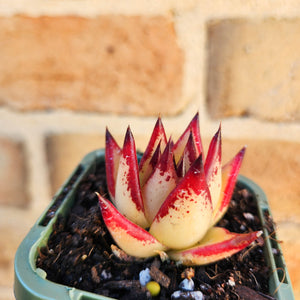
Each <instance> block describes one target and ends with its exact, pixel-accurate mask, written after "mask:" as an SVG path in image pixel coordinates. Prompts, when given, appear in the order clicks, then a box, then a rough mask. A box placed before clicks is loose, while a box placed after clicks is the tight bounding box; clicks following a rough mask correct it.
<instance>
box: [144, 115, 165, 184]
mask: <svg viewBox="0 0 300 300" xmlns="http://www.w3.org/2000/svg"><path fill="white" fill-rule="evenodd" d="M159 143H161V149H164V148H165V146H166V144H167V138H166V133H165V129H164V126H163V124H162V121H161V119H160V118H158V119H157V121H156V124H155V126H154V129H153V132H152V135H151V138H150V141H149V143H148V145H147V148H146V150H145V152H144V154H143V156H142V158H141V161H140V163H139V176H140V183H141V186H143V185H144V184H145V182H146V180H147V179H148V177H149V176H150V174H151V173H152V170H153V168H152V166H151V164H150V161H151V158H152V156H153V154H154V152H155V150H156V148H157V146H158V144H159Z"/></svg>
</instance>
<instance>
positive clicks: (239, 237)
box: [168, 227, 262, 265]
mask: <svg viewBox="0 0 300 300" xmlns="http://www.w3.org/2000/svg"><path fill="white" fill-rule="evenodd" d="M261 233H262V232H261V231H256V232H250V233H245V234H238V233H231V232H229V231H228V230H226V229H225V228H221V227H213V228H211V229H210V230H209V231H208V232H207V234H206V236H205V237H204V239H203V240H202V241H200V243H199V244H198V245H196V246H194V247H192V248H189V249H185V250H182V251H171V252H168V255H169V257H170V258H171V259H174V260H176V261H181V262H182V263H183V264H184V265H205V264H209V263H212V262H216V261H218V260H220V259H223V258H226V257H229V256H231V255H233V254H235V253H237V252H239V251H241V250H242V249H244V248H246V247H247V246H249V245H250V244H251V243H252V242H253V241H255V240H256V239H257V238H258V237H259V236H260V235H261Z"/></svg>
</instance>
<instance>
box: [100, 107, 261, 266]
mask: <svg viewBox="0 0 300 300" xmlns="http://www.w3.org/2000/svg"><path fill="white" fill-rule="evenodd" d="M244 153H245V147H244V148H242V149H241V150H240V151H239V152H238V153H237V154H236V156H235V157H234V158H233V159H232V160H231V161H230V162H229V163H227V164H226V165H225V166H223V167H222V165H221V126H220V127H219V129H218V131H217V133H216V134H215V135H214V137H213V138H212V141H211V143H210V145H209V149H208V152H207V157H206V159H205V160H204V155H203V147H202V142H201V137H200V130H199V116H198V113H197V114H196V115H195V117H194V118H193V119H192V121H191V122H190V124H189V125H188V127H187V128H186V130H185V131H184V132H183V134H182V135H181V136H180V138H179V139H178V141H177V142H176V143H173V141H172V139H171V138H170V139H169V140H167V138H166V134H165V130H164V127H163V124H162V122H161V119H160V118H158V120H157V122H156V125H155V127H154V130H153V132H152V135H151V138H150V141H149V143H148V145H147V148H146V150H145V152H144V153H143V156H142V157H141V159H140V161H139V162H138V159H137V152H136V147H135V141H134V138H133V135H132V133H131V130H130V128H129V127H128V129H127V132H126V136H125V139H124V145H123V148H120V147H119V146H118V144H117V142H116V141H115V139H114V138H113V137H112V135H111V134H110V132H109V131H108V129H107V130H106V148H105V162H106V176H107V187H108V191H109V196H110V200H111V201H110V200H108V199H105V198H104V197H103V196H101V195H99V194H98V198H99V203H100V209H101V212H102V216H103V220H104V222H105V224H106V227H107V229H108V231H109V232H110V234H111V236H112V238H113V239H114V241H115V242H116V244H117V245H118V246H119V247H120V248H121V249H122V250H123V251H125V252H126V253H127V254H129V255H132V256H136V257H150V256H154V255H157V254H161V255H162V254H166V255H167V257H169V258H170V259H173V260H176V261H180V262H181V263H183V264H185V265H201V264H207V263H211V262H215V261H217V260H220V259H223V258H225V257H228V256H230V255H232V254H234V253H236V252H238V251H240V250H242V249H244V248H245V247H247V246H248V245H250V244H251V243H252V242H253V241H254V240H255V239H256V238H257V237H258V236H259V235H260V234H261V232H250V233H244V234H238V233H231V232H229V231H228V230H226V229H224V228H221V227H217V226H215V224H216V223H217V222H218V221H219V220H220V219H221V218H222V216H223V215H224V214H225V212H226V210H227V208H228V206H229V203H230V199H231V196H232V193H233V189H234V186H235V183H236V180H237V175H238V172H239V169H240V166H241V163H242V160H243V157H244Z"/></svg>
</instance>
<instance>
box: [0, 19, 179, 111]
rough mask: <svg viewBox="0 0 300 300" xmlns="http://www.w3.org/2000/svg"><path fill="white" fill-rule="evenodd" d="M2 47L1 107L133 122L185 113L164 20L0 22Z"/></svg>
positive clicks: (175, 54) (174, 49)
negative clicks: (114, 116)
mask: <svg viewBox="0 0 300 300" xmlns="http://www.w3.org/2000/svg"><path fill="white" fill-rule="evenodd" d="M0 43H1V47H0V57H1V64H0V99H2V100H0V102H1V104H2V105H5V106H8V107H11V108H14V109H20V110H47V109H58V108H62V109H70V110H75V111H96V112H113V113H120V114H137V115H157V114H158V113H159V112H160V113H163V114H168V115H170V114H175V113H177V112H179V111H180V110H181V109H182V107H183V105H184V104H183V103H181V102H182V98H181V85H182V69H183V67H182V65H183V54H182V51H181V50H180V48H179V47H178V44H177V40H176V34H175V31H174V25H173V23H172V20H171V19H170V18H168V17H163V16H157V17H147V16H144V17H143V16H116V15H115V16H113V15H111V16H101V17H97V18H83V17H76V16H53V17H47V16H42V17H26V16H14V17H2V18H0Z"/></svg>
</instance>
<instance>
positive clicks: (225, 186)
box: [212, 147, 246, 225]
mask: <svg viewBox="0 0 300 300" xmlns="http://www.w3.org/2000/svg"><path fill="white" fill-rule="evenodd" d="M245 151H246V147H244V148H242V149H241V150H240V151H239V152H238V154H237V155H236V156H235V157H234V158H233V159H232V160H231V161H230V162H229V163H227V164H226V165H225V166H224V167H223V168H222V188H221V193H220V198H219V200H218V202H217V205H216V207H215V208H214V212H213V218H212V224H213V225H214V224H216V223H217V222H218V221H219V220H220V219H221V218H222V217H223V215H224V214H225V213H226V211H227V209H228V206H229V203H230V200H231V196H232V193H233V190H234V187H235V183H236V180H237V177H238V174H239V170H240V168H241V165H242V161H243V158H244V155H245Z"/></svg>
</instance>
